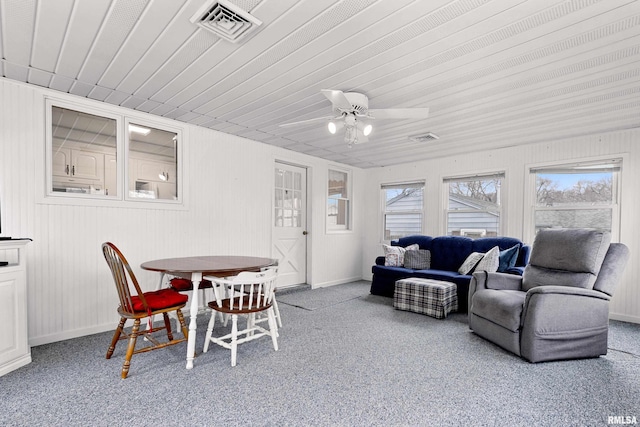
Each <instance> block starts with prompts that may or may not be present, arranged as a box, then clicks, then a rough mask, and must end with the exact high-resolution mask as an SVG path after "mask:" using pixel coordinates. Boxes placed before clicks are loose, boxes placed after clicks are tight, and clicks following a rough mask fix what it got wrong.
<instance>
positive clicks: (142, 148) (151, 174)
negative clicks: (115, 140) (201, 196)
mask: <svg viewBox="0 0 640 427" xmlns="http://www.w3.org/2000/svg"><path fill="white" fill-rule="evenodd" d="M127 130H128V132H127V134H128V152H129V157H128V160H129V185H128V189H129V192H128V196H129V198H146V199H162V200H177V199H178V181H177V173H176V172H177V170H176V167H177V164H178V163H177V162H178V154H177V148H178V147H177V146H178V134H177V133H176V132H170V131H166V130H162V129H156V128H154V127H151V126H144V125H141V124H138V123H137V122H135V123H134V122H129V123H127Z"/></svg>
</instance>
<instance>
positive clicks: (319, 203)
mask: <svg viewBox="0 0 640 427" xmlns="http://www.w3.org/2000/svg"><path fill="white" fill-rule="evenodd" d="M45 95H48V96H55V97H57V98H59V99H63V100H65V101H71V102H79V103H87V102H90V101H87V100H85V99H82V98H76V97H74V96H72V95H66V94H61V93H57V92H53V91H49V90H46V89H42V88H39V87H36V86H31V85H25V84H21V83H16V82H13V81H11V80H7V79H0V201H1V203H2V229H3V232H4V233H3V234H4V235H11V236H14V237H31V238H33V242H32V243H30V244H29V245H28V246H27V251H26V253H27V263H28V269H27V281H28V285H27V287H28V311H29V319H28V321H29V325H28V327H29V342H30V344H31V345H32V346H33V345H40V344H45V343H49V342H54V341H59V340H63V339H69V338H73V337H77V336H82V335H87V334H91V333H96V332H101V331H106V330H113V329H115V327H116V325H117V320H118V316H117V313H116V308H117V305H118V303H117V295H116V291H115V287H114V285H113V282H112V278H111V273H110V272H109V270H108V268H107V265H106V263H105V261H104V258H103V257H102V252H101V250H100V245H101V243H102V242H104V241H107V240H108V241H112V242H114V243H115V244H116V245H117V246H118V247H119V248H120V249H121V250H122V251H123V252H124V254H125V256H126V257H127V258H128V260H129V263H130V264H131V265H132V267H133V268H134V271H135V272H136V275H137V277H138V279H139V280H140V281H141V283H142V284H143V287H144V288H145V289H153V288H154V287H155V286H156V284H157V281H158V278H159V276H158V275H157V273H153V272H147V271H144V270H141V269H140V268H139V265H140V264H141V263H142V262H144V261H146V260H150V259H154V258H165V257H173V256H189V255H202V254H211V255H214V254H220V255H225V254H241V255H253V256H271V233H272V228H271V224H272V213H271V209H272V208H271V207H272V200H273V196H272V194H273V179H274V178H273V177H274V172H273V170H274V163H275V161H277V160H280V161H285V162H289V163H293V164H297V165H301V166H305V167H307V168H308V188H309V191H308V200H309V212H308V218H309V223H308V230H309V245H308V248H309V257H308V258H309V260H310V262H309V263H308V274H307V279H308V280H307V282H308V283H310V284H311V285H312V286H314V287H321V286H329V285H335V284H340V283H345V282H348V281H351V280H355V279H360V278H361V276H362V270H363V266H362V259H363V258H362V255H361V247H362V241H361V235H362V230H363V215H362V213H361V212H363V210H362V209H361V206H362V205H363V204H364V197H363V196H362V194H364V192H363V191H362V189H363V185H364V184H363V182H364V179H363V177H364V172H363V171H362V170H359V169H356V168H350V167H348V168H346V169H348V170H350V171H351V172H352V177H353V183H352V184H353V193H354V194H355V195H356V197H355V198H354V212H353V215H354V230H353V231H351V232H348V233H338V234H328V233H326V231H325V226H324V217H325V212H326V209H325V204H326V194H327V176H328V173H327V171H328V169H329V168H330V167H332V166H340V167H341V168H345V165H334V164H332V163H330V162H327V161H325V160H322V159H318V158H314V157H311V156H306V155H301V154H298V153H294V152H291V151H288V150H284V149H281V148H278V147H273V146H269V145H265V144H261V143H257V142H254V141H250V140H248V139H244V138H239V137H236V136H232V135H228V134H224V133H221V132H216V131H212V130H209V129H205V128H199V127H197V126H192V125H186V124H184V123H179V122H171V121H167V123H170V124H171V125H174V126H178V127H181V128H182V129H184V137H183V139H184V152H183V155H184V156H185V159H184V161H185V165H184V166H185V171H186V172H185V173H186V176H185V197H186V199H187V200H186V209H181V210H180V209H177V210H176V209H162V208H159V207H158V206H154V205H151V204H149V205H143V206H144V207H130V206H122V205H118V204H117V203H114V204H113V206H110V205H109V206H93V205H91V206H86V205H85V206H82V205H77V204H76V205H73V204H72V205H64V204H48V203H46V202H45V203H43V199H42V197H41V194H42V193H43V187H44V182H43V177H44V173H43V172H42V171H43V169H44V166H45V165H44V146H45V134H44V128H45V124H44V120H45V115H44V114H45V107H44V96H45ZM93 105H100V108H103V109H107V110H109V111H112V112H117V113H123V112H125V111H126V113H127V114H129V115H135V116H136V117H149V116H145V115H144V114H142V113H138V112H133V111H130V110H129V111H127V110H124V109H122V108H119V107H114V106H111V105H108V104H99V103H98V104H93ZM152 119H153V120H154V121H157V120H158V119H157V118H152ZM105 345H106V344H105ZM105 348H106V347H105Z"/></svg>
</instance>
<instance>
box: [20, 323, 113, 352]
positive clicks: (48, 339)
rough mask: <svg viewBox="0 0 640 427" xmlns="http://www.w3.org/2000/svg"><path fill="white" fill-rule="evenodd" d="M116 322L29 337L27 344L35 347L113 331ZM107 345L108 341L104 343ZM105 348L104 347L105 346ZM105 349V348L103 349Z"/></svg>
mask: <svg viewBox="0 0 640 427" xmlns="http://www.w3.org/2000/svg"><path fill="white" fill-rule="evenodd" d="M117 326H118V322H117V321H116V322H115V323H114V322H109V323H105V324H102V325H95V326H91V327H88V328H82V329H74V330H72V331H65V332H60V333H57V334H51V335H43V336H39V337H30V338H29V346H30V347H36V346H39V345H44V344H50V343H52V342H58V341H64V340H70V339H72V338H78V337H84V336H87V335H93V334H99V333H101V332H107V331H115V330H116V327H117ZM106 345H107V347H108V346H109V343H107V344H106ZM105 348H106V347H105ZM105 351H106V350H105Z"/></svg>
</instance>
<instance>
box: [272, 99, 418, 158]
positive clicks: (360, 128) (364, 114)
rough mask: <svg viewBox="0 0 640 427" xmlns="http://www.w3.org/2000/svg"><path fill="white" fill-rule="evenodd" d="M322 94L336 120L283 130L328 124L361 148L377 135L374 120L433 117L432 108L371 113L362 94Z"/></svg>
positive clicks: (298, 122) (384, 110)
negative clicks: (341, 131)
mask: <svg viewBox="0 0 640 427" xmlns="http://www.w3.org/2000/svg"><path fill="white" fill-rule="evenodd" d="M320 92H322V94H323V95H324V96H326V97H327V99H328V100H329V101H331V104H332V106H333V113H334V114H333V115H332V116H325V117H317V118H315V119H309V120H301V121H297V122H292V123H283V124H281V125H280V126H281V127H288V126H296V125H303V124H308V123H313V122H318V121H327V120H328V123H327V127H328V129H329V132H330V133H331V134H335V133H337V132H338V131H339V130H341V129H342V128H344V129H345V133H344V141H345V142H346V143H347V144H349V147H351V145H352V144H361V143H363V142H367V141H368V140H369V138H368V136H369V135H370V134H371V132H372V131H373V126H372V124H371V123H370V122H371V121H372V120H374V119H426V118H427V117H428V115H429V109H428V108H385V109H371V110H370V109H369V98H367V96H366V95H364V94H362V93H358V92H342V91H341V90H333V89H322V90H321V91H320Z"/></svg>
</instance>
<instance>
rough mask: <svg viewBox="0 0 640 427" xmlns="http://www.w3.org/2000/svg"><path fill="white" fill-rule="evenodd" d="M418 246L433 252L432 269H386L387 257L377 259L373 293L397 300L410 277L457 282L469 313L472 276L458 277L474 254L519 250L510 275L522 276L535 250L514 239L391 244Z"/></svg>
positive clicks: (462, 307)
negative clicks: (496, 249) (399, 289)
mask: <svg viewBox="0 0 640 427" xmlns="http://www.w3.org/2000/svg"><path fill="white" fill-rule="evenodd" d="M416 243H417V244H418V246H420V249H427V250H429V251H430V252H431V268H429V269H428V270H413V269H410V268H405V267H390V266H385V265H384V256H379V257H378V258H376V264H375V265H374V266H373V267H372V268H371V270H372V272H373V281H372V282H371V293H372V294H373V295H382V296H386V297H393V292H394V290H395V286H396V280H399V279H406V278H407V277H421V278H425V279H436V280H444V281H447V282H453V283H455V284H456V286H457V287H458V307H459V311H461V312H467V308H468V307H467V305H468V304H467V301H468V293H469V282H470V281H471V277H472V276H471V275H462V274H459V273H458V268H460V266H461V265H462V263H463V262H464V260H465V259H467V257H468V256H469V255H470V254H471V253H472V252H482V253H484V252H487V251H489V250H490V249H491V248H493V247H494V246H498V247H499V248H500V250H501V251H502V250H505V249H509V248H512V247H513V246H514V245H518V246H519V252H518V258H517V260H516V264H515V266H514V267H512V268H510V269H508V270H506V271H505V272H506V273H510V274H517V275H522V273H523V272H524V267H525V266H526V265H527V263H528V262H529V254H530V252H531V247H530V246H528V245H524V244H523V243H522V242H521V241H520V240H518V239H515V238H512V237H482V238H479V239H471V238H469V237H463V236H440V237H431V236H422V235H415V236H407V237H403V238H401V239H398V240H394V241H392V242H391V246H401V247H407V246H409V245H413V244H416Z"/></svg>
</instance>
